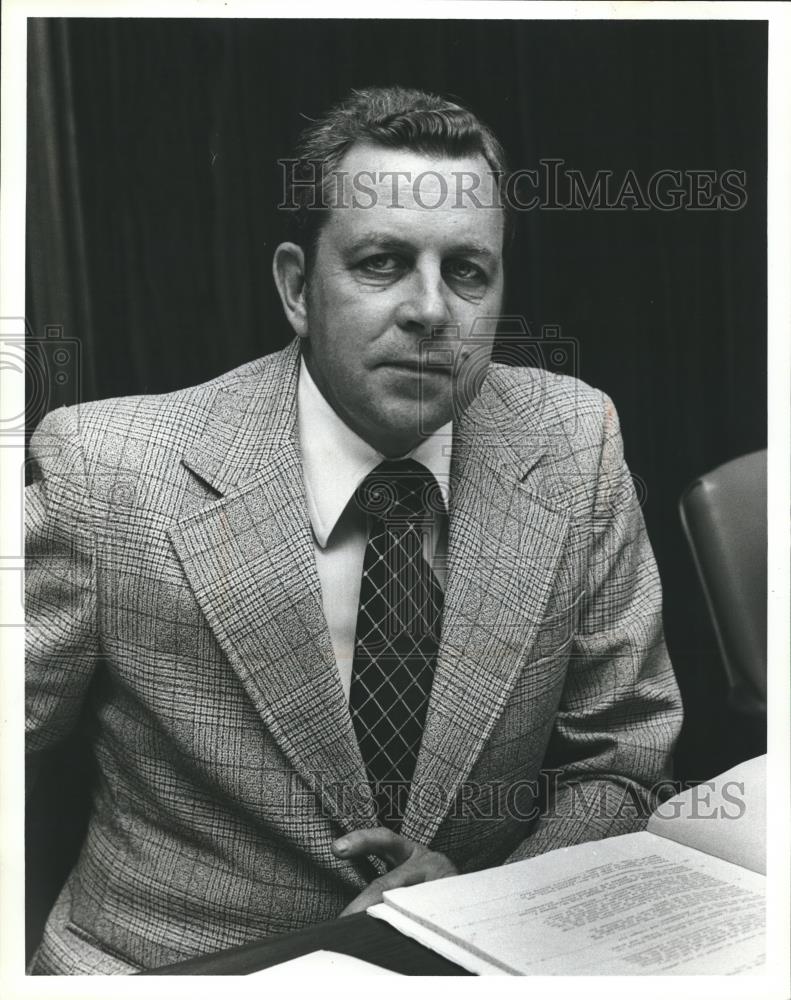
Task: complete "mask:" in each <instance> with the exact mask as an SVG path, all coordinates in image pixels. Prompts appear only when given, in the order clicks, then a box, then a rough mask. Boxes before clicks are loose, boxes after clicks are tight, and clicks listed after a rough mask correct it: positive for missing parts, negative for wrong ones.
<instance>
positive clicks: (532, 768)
mask: <svg viewBox="0 0 791 1000" xmlns="http://www.w3.org/2000/svg"><path fill="white" fill-rule="evenodd" d="M316 160H318V161H320V162H321V164H322V165H323V166H322V170H321V171H320V173H319V174H318V175H317V174H313V175H312V176H313V180H312V181H310V182H309V183H306V180H305V179H306V177H307V178H310V177H311V173H310V169H309V168H310V166H311V162H312V163H313V166H314V167H315V161H316ZM503 169H504V163H503V158H502V151H501V149H500V147H499V144H498V143H497V141H496V140H495V139H494V137H493V136H492V135H491V133H490V132H489V131H488V130H487V129H486V128H485V127H484V126H483V125H482V124H481V123H480V122H479V121H478V120H477V119H476V118H475V117H474V116H473V115H472V114H471V113H470V112H468V111H466V110H465V109H462V108H460V107H458V106H457V105H454V104H451V103H450V102H446V101H444V100H442V99H441V98H438V97H435V96H433V95H427V94H423V93H420V92H417V91H408V90H402V89H400V88H390V89H386V90H370V91H361V92H357V93H353V94H352V96H351V97H350V98H349V99H348V100H347V101H345V102H343V103H342V104H341V105H339V106H338V107H336V108H335V109H333V110H332V111H331V112H330V113H329V114H328V115H327V116H325V118H323V119H321V120H320V121H318V122H316V123H314V124H313V125H312V126H311V127H310V128H309V129H308V131H307V133H306V135H305V137H304V141H303V144H302V148H301V155H300V161H299V169H297V170H295V173H294V176H293V178H292V179H293V180H294V184H293V197H294V198H295V201H294V204H296V205H298V207H299V211H298V213H297V217H298V219H299V221H300V223H301V228H300V230H299V237H298V239H297V241H295V242H289V243H284V244H281V245H280V246H279V247H278V248H277V251H276V253H275V258H274V274H275V281H276V283H277V287H278V291H279V293H280V296H281V299H282V302H283V307H284V310H285V313H286V316H287V318H288V320H289V322H290V323H291V325H292V327H293V329H294V331H295V333H296V340H295V341H294V342H293V343H292V344H291V345H290V346H289V347H288V348H286V349H285V350H284V351H282V352H280V353H279V354H275V355H272V356H270V357H267V358H263V359H261V360H258V361H255V362H252V363H251V364H248V365H245V366H243V367H242V368H240V369H237V370H236V371H233V372H230V373H229V374H227V375H224V376H221V377H220V378H218V379H215V380H214V381H212V382H209V383H208V384H206V385H203V386H198V387H196V388H192V389H187V390H182V391H179V392H175V393H171V394H169V395H166V396H161V397H145V396H142V397H133V398H127V399H120V400H112V401H104V402H98V403H89V404H84V405H82V406H79V407H74V408H67V409H64V410H59V411H56V412H54V413H53V414H51V415H50V416H49V417H48V418H47V419H46V420H45V421H44V422H43V423H42V425H41V427H40V428H39V430H38V431H37V433H36V435H35V436H34V439H33V444H32V447H33V454H34V457H35V460H36V462H37V467H38V476H37V481H36V482H35V484H34V485H33V486H32V487H31V488H30V491H29V495H28V498H27V513H28V518H29V567H28V574H27V576H28V585H29V597H28V620H29V636H30V641H29V647H28V667H27V669H28V746H29V750H30V753H31V755H32V756H34V757H35V756H36V755H38V754H40V753H41V752H42V751H44V750H45V749H46V748H48V747H51V746H52V745H54V744H55V743H56V742H57V740H58V739H59V738H61V737H62V736H63V735H64V734H66V733H67V732H68V731H69V729H70V728H71V727H72V726H73V725H74V722H75V720H76V718H77V716H78V713H79V712H80V710H81V709H82V708H83V706H84V705H86V704H87V705H88V707H89V709H90V711H91V713H92V718H93V720H94V736H93V748H94V754H95V757H96V761H97V765H98V780H97V782H96V786H95V788H94V790H93V809H92V815H91V820H90V825H89V829H88V834H87V838H86V842H85V845H84V848H83V851H82V854H81V856H80V859H79V862H78V864H77V866H76V867H75V869H74V871H73V872H72V874H71V876H70V877H69V879H68V880H67V883H66V885H65V887H64V889H63V891H62V893H61V895H60V897H59V899H58V901H57V903H56V905H55V907H54V909H53V912H52V914H51V916H50V919H49V922H48V925H47V928H46V931H45V934H44V939H43V942H42V944H41V946H40V948H39V952H38V954H37V957H36V959H35V960H34V963H33V968H34V971H36V972H40V973H90V972H110V973H112V972H117V973H124V972H132V971H134V970H136V969H139V968H154V967H156V966H158V965H163V964H167V963H169V962H173V961H176V960H178V959H180V958H186V957H188V956H192V955H195V954H200V953H205V952H209V951H212V950H217V949H220V948H223V947H230V946H233V945H236V944H240V943H242V942H245V941H249V940H252V939H255V938H260V937H263V936H266V935H269V934H276V933H280V932H283V931H288V930H292V929H295V928H298V927H301V926H304V925H306V924H310V923H316V922H319V921H322V920H327V919H331V918H333V917H335V916H337V915H338V914H340V913H341V912H353V911H354V910H357V909H361V908H364V907H365V906H367V905H369V904H370V903H372V902H375V901H376V900H377V899H378V898H379V896H380V893H381V891H382V889H384V888H389V887H393V886H397V885H407V884H411V883H413V882H419V881H424V880H426V879H431V878H439V877H443V876H445V875H448V874H452V873H454V872H456V871H467V870H472V869H475V868H481V867H486V866H491V865H495V864H501V863H505V862H508V861H512V860H516V859H519V858H523V857H529V856H531V855H534V854H538V853H540V852H543V851H546V850H548V849H551V848H555V847H561V846H563V845H566V844H572V843H577V842H581V841H584V840H590V839H595V838H598V837H603V836H608V835H612V834H617V833H623V832H629V831H631V830H634V829H637V828H639V827H640V826H642V825H643V824H644V822H645V818H646V816H647V814H648V812H649V811H650V809H651V808H652V804H653V796H652V792H651V786H652V785H653V784H654V783H656V782H657V781H659V780H661V779H663V778H665V777H667V776H668V766H669V754H670V751H671V748H672V745H673V742H674V740H675V738H676V735H677V732H678V726H679V723H680V715H681V712H680V704H679V699H678V692H677V688H676V686H675V682H674V678H673V673H672V669H671V666H670V663H669V661H668V658H667V654H666V651H665V648H664V643H663V639H662V629H661V612H660V605H661V596H660V588H659V581H658V578H657V574H656V569H655V566H654V562H653V557H652V554H651V551H650V546H649V543H648V540H647V537H646V534H645V529H644V526H643V522H642V517H641V513H640V509H639V505H638V503H637V500H636V497H635V494H634V490H633V488H632V484H631V479H630V477H629V473H628V470H627V469H626V466H625V465H624V462H623V456H622V448H621V440H620V435H619V431H618V425H617V418H616V415H615V411H614V409H613V407H612V404H611V403H610V401H609V400H608V399H607V397H606V396H603V394H601V393H600V392H598V391H596V390H594V389H591V388H589V387H587V386H585V385H583V384H582V383H580V382H577V381H575V380H573V379H556V378H552V379H551V380H550V379H548V378H546V377H545V373H543V372H541V371H538V370H533V369H516V368H504V367H501V366H496V365H491V366H489V365H488V356H489V352H490V350H491V336H492V334H493V332H494V327H495V325H496V324H495V319H494V318H496V317H497V315H498V314H499V312H500V308H501V300H502V290H503V248H504V243H505V241H506V223H507V219H506V217H505V216H506V213H505V211H504V209H503V207H502V205H501V203H500V201H499V200H498V197H497V196H498V194H499V192H500V184H501V176H500V174H501V173H502V171H503ZM470 178H473V179H474V181H475V183H468V181H469V180H470ZM418 180H419V183H418ZM473 188H474V189H475V193H476V197H474V198H473V197H471V196H468V195H467V194H466V193H465V192H469V191H470V190H472V189H473ZM457 195H459V196H458V197H457ZM542 768H543V777H540V772H541V771H542Z"/></svg>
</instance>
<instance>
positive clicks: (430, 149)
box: [286, 87, 513, 270]
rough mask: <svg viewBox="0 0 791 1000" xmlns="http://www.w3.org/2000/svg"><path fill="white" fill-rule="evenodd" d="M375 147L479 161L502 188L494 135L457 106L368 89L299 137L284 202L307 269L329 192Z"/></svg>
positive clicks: (401, 90) (421, 95)
mask: <svg viewBox="0 0 791 1000" xmlns="http://www.w3.org/2000/svg"><path fill="white" fill-rule="evenodd" d="M356 142H370V143H375V144H377V145H380V146H387V147H390V148H391V149H408V150H410V151H412V152H415V153H422V154H423V155H425V156H442V157H449V158H450V157H463V156H474V155H476V154H480V155H481V156H482V157H483V158H484V159H485V160H486V162H487V164H488V165H489V168H490V169H491V171H492V173H493V175H494V176H495V177H496V180H497V189H498V192H501V187H502V184H503V183H504V179H505V175H506V171H507V165H506V158H505V152H504V150H503V147H502V146H501V145H500V143H499V141H498V140H497V138H496V136H495V135H494V133H493V132H492V131H491V129H489V128H488V127H487V126H486V125H485V124H484V123H483V122H482V121H481V120H480V119H479V118H477V117H476V116H475V115H474V114H473V113H472V112H471V111H469V110H468V109H467V108H464V107H462V106H461V105H460V104H454V103H453V102H452V101H449V100H446V99H445V98H444V97H440V96H438V95H437V94H430V93H427V92H426V91H423V90H413V89H410V88H407V87H367V88H365V89H363V90H352V91H351V93H350V94H349V96H348V97H346V98H344V100H342V101H340V102H339V103H338V104H336V105H334V106H333V107H332V108H330V110H329V111H327V112H326V113H325V114H324V115H322V116H321V117H320V118H318V119H316V120H315V121H312V122H311V123H310V125H308V126H307V128H305V129H304V130H303V131H302V133H301V134H300V137H299V140H298V143H297V148H296V163H295V162H294V161H293V160H292V161H289V162H290V163H291V166H292V169H291V171H290V172H289V179H290V183H289V191H288V192H287V202H286V204H287V205H289V206H295V207H294V208H292V209H291V211H292V213H293V217H292V225H293V230H294V231H293V239H294V242H296V243H299V244H300V245H301V246H302V248H303V250H304V251H305V257H306V265H307V269H308V270H310V268H311V266H312V263H313V260H314V258H315V252H316V244H317V241H318V237H319V233H320V231H321V228H322V226H323V225H324V223H325V222H326V218H327V212H328V211H329V210H330V209H329V207H328V206H331V205H332V197H331V196H330V195H329V188H330V187H331V186H332V185H333V172H334V171H336V170H337V169H338V168H339V165H340V162H341V160H342V159H343V157H344V155H345V154H346V152H347V151H348V150H349V148H350V147H351V146H352V145H353V144H354V143H356ZM500 202H501V203H502V204H503V208H504V210H505V217H504V224H505V238H504V244H505V245H507V244H508V242H509V240H510V237H511V234H512V229H513V221H512V216H511V213H510V212H509V211H508V208H507V206H506V205H505V203H504V201H503V199H502V198H501V199H500Z"/></svg>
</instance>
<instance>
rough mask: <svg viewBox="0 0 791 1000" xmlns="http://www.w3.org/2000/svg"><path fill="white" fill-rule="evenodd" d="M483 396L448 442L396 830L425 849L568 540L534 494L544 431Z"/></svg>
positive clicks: (517, 663)
mask: <svg viewBox="0 0 791 1000" xmlns="http://www.w3.org/2000/svg"><path fill="white" fill-rule="evenodd" d="M487 386H488V388H487ZM484 390H485V391H483V392H482V394H481V396H480V397H479V398H478V399H477V400H476V401H475V403H473V405H472V407H471V408H470V410H469V411H468V412H467V414H465V416H464V417H463V418H462V420H461V421H460V422H459V423H458V426H457V428H456V432H455V434H454V453H453V460H452V464H451V490H452V497H451V515H450V536H449V553H448V558H449V562H448V568H449V574H448V582H447V587H446V592H445V604H444V614H443V626H442V637H441V642H440V648H439V652H438V658H437V668H436V673H435V677H434V683H433V687H432V692H431V700H430V704H429V709H428V714H427V718H426V728H425V731H424V734H423V742H422V745H421V749H420V755H419V758H418V762H417V767H416V771H415V777H414V782H413V787H412V791H411V793H410V797H409V801H408V805H407V809H406V815H405V817H404V827H403V832H404V834H405V836H408V837H411V838H413V839H415V840H419V841H421V842H423V843H430V841H431V839H432V838H433V836H434V834H435V833H436V831H437V829H438V827H439V825H440V823H441V822H442V819H443V818H444V815H445V813H446V812H447V810H448V808H449V806H450V804H451V803H452V802H453V799H454V797H455V795H456V793H457V792H458V790H459V786H460V785H461V784H462V783H463V782H464V780H465V779H466V778H467V776H468V775H469V773H470V770H471V769H472V767H473V765H474V763H475V761H476V759H477V757H478V756H479V754H480V752H481V750H482V748H483V745H484V743H485V741H486V739H487V738H488V736H489V734H490V733H491V731H492V728H493V727H494V724H495V722H496V721H497V718H498V716H499V715H500V713H501V712H502V710H503V708H504V706H505V703H506V701H507V699H508V695H509V693H510V690H511V688H512V686H513V684H514V682H515V680H516V676H517V674H518V672H519V670H520V668H521V667H522V666H523V665H524V662H525V654H526V652H527V650H528V648H529V646H530V645H531V643H532V641H533V638H534V637H535V632H536V628H537V626H538V624H539V623H540V621H541V619H542V617H543V613H544V609H545V607H546V604H547V600H548V598H549V594H550V590H551V586H552V581H553V577H554V573H555V568H556V566H557V563H558V559H559V556H560V553H561V550H562V547H563V542H564V539H565V537H566V532H567V529H568V515H567V513H566V512H565V511H563V510H562V509H561V508H559V507H558V506H557V505H556V504H554V503H553V502H552V501H550V500H547V499H545V498H544V497H542V496H541V495H540V492H538V491H537V489H536V485H537V483H538V482H540V476H539V475H538V474H537V469H536V467H537V466H538V465H539V463H540V460H541V457H542V455H543V453H544V451H545V446H544V444H543V443H542V441H541V432H540V427H539V426H537V427H536V428H535V433H534V434H533V435H530V434H529V433H527V434H525V429H524V423H523V424H522V427H521V429H520V428H516V427H515V426H514V414H513V412H512V411H509V410H508V409H507V407H505V406H504V405H503V403H502V402H501V401H500V400H499V398H498V396H497V394H496V392H495V391H494V390H493V389H492V388H491V386H490V385H489V383H487V384H486V385H485V386H484ZM520 430H521V434H522V437H521V439H516V440H515V439H514V435H515V433H519V431H520ZM531 473H532V475H531Z"/></svg>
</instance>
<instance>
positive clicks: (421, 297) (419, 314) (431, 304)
mask: <svg viewBox="0 0 791 1000" xmlns="http://www.w3.org/2000/svg"><path fill="white" fill-rule="evenodd" d="M402 287H403V288H404V291H405V296H404V299H403V301H402V302H401V304H400V305H399V307H398V311H397V313H396V321H397V322H398V325H399V326H400V327H402V329H405V330H411V331H413V332H416V333H424V334H429V335H430V334H431V332H432V330H433V329H435V328H436V327H443V326H447V325H448V324H449V323H450V322H451V319H452V316H451V311H450V307H449V305H448V295H449V294H450V290H449V289H448V287H447V285H446V284H445V282H444V281H443V278H442V273H441V272H440V270H439V268H436V269H435V268H424V269H422V270H417V269H416V270H415V271H414V272H413V274H412V275H411V277H410V280H409V281H408V282H406V283H405V284H404V285H403V286H402Z"/></svg>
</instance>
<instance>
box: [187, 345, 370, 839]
mask: <svg viewBox="0 0 791 1000" xmlns="http://www.w3.org/2000/svg"><path fill="white" fill-rule="evenodd" d="M298 370H299V354H298V348H297V346H296V345H292V346H291V347H290V348H288V349H287V350H286V351H284V352H282V354H281V355H280V356H279V357H278V359H277V361H276V362H275V363H274V364H271V362H270V367H268V368H267V369H265V377H264V378H262V379H261V381H260V382H259V384H258V385H257V386H256V387H255V390H254V391H253V392H252V393H249V392H248V393H245V394H236V393H234V392H233V391H227V392H220V393H219V394H218V397H217V401H216V403H215V407H214V411H213V415H212V420H211V428H210V431H209V433H208V434H207V435H206V436H205V437H204V438H203V439H202V440H201V442H200V443H199V444H198V445H197V446H195V447H194V448H193V449H191V450H190V452H189V453H188V454H187V455H186V456H185V458H184V463H185V464H186V465H187V466H188V467H189V468H190V469H192V471H193V472H195V473H196V474H197V475H199V476H200V477H201V478H202V479H203V480H204V481H205V482H206V483H207V484H208V485H210V486H211V487H212V489H213V490H214V491H215V494H217V493H219V494H220V498H219V499H216V497H215V498H214V499H213V500H212V501H211V502H209V503H208V505H207V506H205V507H203V508H202V509H200V510H198V511H197V512H194V513H191V514H190V515H189V516H187V517H186V518H184V519H182V520H181V521H179V523H178V524H177V525H176V526H174V527H173V528H172V529H171V532H170V534H171V539H172V541H173V544H174V546H175V548H176V551H177V553H178V555H179V558H180V560H181V564H182V566H183V569H184V572H185V574H186V576H187V579H188V581H189V583H190V585H191V587H192V589H193V591H194V593H195V597H196V599H197V600H198V602H199V604H200V606H201V608H202V610H203V612H204V614H205V616H206V619H207V621H208V623H209V625H210V626H211V628H212V630H213V632H214V634H215V636H216V638H217V640H218V642H219V643H220V645H221V647H222V648H223V650H224V652H225V654H226V655H227V657H228V659H229V661H230V663H231V665H232V666H233V668H234V669H235V671H236V673H237V674H238V676H239V678H240V680H241V682H242V684H243V685H244V688H245V690H246V691H247V694H248V695H249V697H250V699H251V700H252V702H253V705H254V706H255V708H256V711H257V712H258V713H259V715H260V716H261V718H262V719H263V721H264V722H265V724H266V725H267V728H268V729H269V732H270V733H271V735H272V737H273V739H274V740H275V741H276V742H277V743H278V745H279V747H280V749H281V750H282V752H283V753H284V754H285V756H286V757H287V758H288V760H289V761H290V762H291V763H292V764H293V766H294V768H295V770H296V771H297V772H298V773H299V774H300V775H301V776H302V778H303V779H304V780H305V781H306V782H307V784H308V786H309V787H310V788H311V789H312V790H313V791H314V792H315V793H316V794H317V795H318V796H319V797H320V798H321V800H322V802H323V805H324V808H325V810H327V811H328V813H329V815H332V816H334V817H335V818H336V819H337V821H338V822H339V824H340V825H341V826H342V827H343V828H344V829H345V830H351V829H354V828H357V827H360V826H369V825H372V824H373V822H374V807H373V802H372V799H371V797H370V794H369V792H368V785H367V782H366V777H365V771H364V767H363V763H362V758H361V756H360V752H359V749H358V746H357V741H356V738H355V735H354V729H353V727H352V723H351V719H350V716H349V710H348V706H347V703H346V699H345V697H344V694H343V689H342V687H341V683H340V678H339V675H338V670H337V667H336V664H335V658H334V654H333V650H332V644H331V640H330V636H329V631H328V629H327V624H326V621H325V618H324V612H323V609H322V601H321V586H320V582H319V578H318V573H317V570H316V564H315V558H314V550H313V539H312V534H311V528H310V522H309V520H308V517H307V513H306V505H305V496H304V484H303V478H302V466H301V462H300V457H299V450H298V445H297V440H296V386H297V376H298ZM350 792H354V793H355V801H354V803H353V806H354V808H349V805H350V802H349V794H350Z"/></svg>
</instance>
